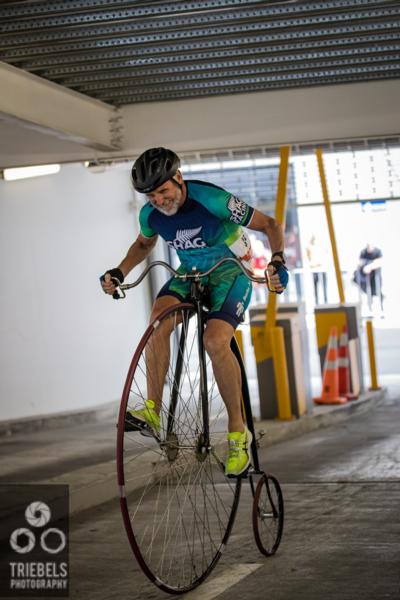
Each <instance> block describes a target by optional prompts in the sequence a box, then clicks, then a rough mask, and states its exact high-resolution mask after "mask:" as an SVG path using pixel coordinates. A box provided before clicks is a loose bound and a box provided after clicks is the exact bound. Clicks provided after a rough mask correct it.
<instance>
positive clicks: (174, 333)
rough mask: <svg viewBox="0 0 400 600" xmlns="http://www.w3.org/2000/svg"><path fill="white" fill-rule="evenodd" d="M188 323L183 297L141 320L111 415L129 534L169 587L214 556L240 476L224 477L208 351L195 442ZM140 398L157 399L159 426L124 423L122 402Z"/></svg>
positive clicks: (222, 425) (192, 337)
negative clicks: (142, 328) (133, 427)
mask: <svg viewBox="0 0 400 600" xmlns="http://www.w3.org/2000/svg"><path fill="white" fill-rule="evenodd" d="M197 330H198V323H197V315H196V312H195V309H194V307H193V306H192V305H191V304H179V305H176V306H173V307H172V308H169V309H167V310H166V311H164V312H163V313H162V314H161V315H160V316H159V317H158V318H157V319H156V321H154V323H152V324H151V325H150V326H149V327H148V329H147V330H146V332H145V334H144V336H143V338H142V340H141V341H140V343H139V346H138V348H137V350H136V352H135V355H134V357H133V359H132V363H131V366H130V369H129V373H128V376H127V380H126V383H125V388H124V392H123V396H122V400H121V407H120V413H119V420H118V441H117V466H118V483H119V486H120V494H121V499H120V503H121V510H122V515H123V520H124V524H125V528H126V531H127V534H128V538H129V542H130V545H131V547H132V550H133V552H134V554H135V556H136V559H137V560H138V562H139V564H140V566H141V568H142V569H143V571H144V573H145V574H146V575H147V576H148V577H149V579H150V580H151V581H153V582H154V583H155V584H156V585H157V586H159V587H160V588H161V589H163V590H164V591H166V592H170V593H173V594H177V593H184V592H187V591H188V590H190V589H192V588H194V587H196V586H197V585H198V584H199V583H201V582H202V581H203V580H204V579H205V578H206V577H207V575H208V574H209V573H210V572H211V571H212V569H213V568H214V566H215V565H216V563H217V561H218V560H219V558H220V556H221V552H222V550H223V548H224V546H225V544H226V542H227V540H228V537H229V534H230V532H231V529H232V525H233V521H234V518H235V514H236V509H237V506H238V502H239V495H240V486H241V479H240V478H238V479H236V480H231V479H230V480H228V479H227V478H226V477H225V476H224V461H225V452H226V431H227V413H226V408H225V405H224V403H223V401H222V398H221V396H220V394H219V391H218V387H217V384H216V381H215V379H214V375H213V371H212V365H211V362H210V361H209V359H208V358H206V373H207V376H206V379H207V383H206V386H207V399H208V400H207V403H208V415H209V443H208V444H207V443H205V436H204V435H203V432H204V423H203V414H204V413H206V412H207V411H203V407H202V401H201V389H202V388H203V389H204V384H205V381H204V379H205V378H204V371H202V369H201V360H202V359H201V357H200V356H199V346H198V335H197ZM200 354H201V352H200ZM147 399H151V400H153V401H154V402H155V404H156V406H159V408H160V429H159V431H155V430H151V429H150V428H148V427H145V426H144V427H143V429H141V430H139V431H129V432H128V431H124V429H125V419H126V413H127V410H139V409H141V408H143V406H144V402H145V401H146V400H147Z"/></svg>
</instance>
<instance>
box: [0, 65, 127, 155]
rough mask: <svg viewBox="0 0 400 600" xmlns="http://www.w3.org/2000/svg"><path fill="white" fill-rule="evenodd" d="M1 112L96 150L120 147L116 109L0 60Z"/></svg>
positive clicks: (10, 119)
mask: <svg viewBox="0 0 400 600" xmlns="http://www.w3.org/2000/svg"><path fill="white" fill-rule="evenodd" d="M0 89H1V95H0V113H1V114H2V118H3V119H6V120H9V121H14V122H15V121H18V123H19V124H20V125H22V126H25V127H28V128H31V129H32V128H33V129H36V130H38V131H40V132H42V133H47V134H49V135H53V136H56V137H58V138H59V139H63V140H68V141H70V142H75V143H77V144H81V145H84V146H89V147H90V148H94V149H96V150H101V151H110V150H116V149H118V148H119V136H118V127H117V125H116V109H115V107H114V106H112V105H111V104H106V103H105V102H100V101H98V100H94V99H93V98H89V97H87V96H84V95H82V94H79V93H78V92H75V91H72V90H69V89H66V88H64V87H62V86H60V85H58V84H56V83H52V82H49V81H46V80H44V79H42V78H40V77H37V76H36V75H32V74H31V73H27V72H25V71H22V70H20V69H17V68H16V67H13V66H11V65H7V64H5V63H2V62H0Z"/></svg>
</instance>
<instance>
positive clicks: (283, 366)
mask: <svg viewBox="0 0 400 600" xmlns="http://www.w3.org/2000/svg"><path fill="white" fill-rule="evenodd" d="M270 335H271V345H272V358H273V361H274V374H275V386H276V396H277V399H278V418H279V419H281V420H290V419H291V418H292V409H291V406H290V394H289V378H288V371H287V363H286V353H285V340H284V337H283V327H272V328H271V329H270Z"/></svg>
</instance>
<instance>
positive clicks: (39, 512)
mask: <svg viewBox="0 0 400 600" xmlns="http://www.w3.org/2000/svg"><path fill="white" fill-rule="evenodd" d="M25 519H26V521H27V523H28V525H30V526H31V527H44V526H45V525H47V523H48V522H49V521H50V519H51V511H50V508H49V507H48V506H47V504H45V503H44V502H40V501H38V502H31V504H29V506H28V507H27V508H26V510H25ZM49 537H50V540H52V541H53V543H49V541H48V538H49ZM54 539H56V540H57V542H58V543H56V544H55V545H54ZM35 545H36V537H35V534H34V533H33V532H32V531H31V530H30V529H27V528H26V527H20V528H19V529H15V531H13V532H12V534H11V536H10V546H11V548H12V549H13V550H15V552H18V554H27V553H28V552H31V551H32V550H33V548H34V547H35ZM66 545H67V537H66V535H65V533H64V532H63V531H61V529H57V528H56V527H50V528H49V529H46V530H45V531H43V533H42V534H41V536H40V546H41V547H42V549H43V550H44V551H45V552H48V553H49V554H58V553H59V552H61V551H62V550H64V548H65V546H66Z"/></svg>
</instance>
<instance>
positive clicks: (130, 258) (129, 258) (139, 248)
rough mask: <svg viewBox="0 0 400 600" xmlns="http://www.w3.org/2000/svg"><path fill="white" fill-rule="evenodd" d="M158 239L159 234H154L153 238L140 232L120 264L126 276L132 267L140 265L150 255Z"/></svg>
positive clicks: (119, 266) (119, 267)
mask: <svg viewBox="0 0 400 600" xmlns="http://www.w3.org/2000/svg"><path fill="white" fill-rule="evenodd" d="M157 240H158V235H153V236H152V237H151V238H146V237H144V235H142V234H141V233H139V235H138V237H137V238H136V240H135V241H134V242H133V244H132V246H131V247H130V248H129V250H128V252H127V254H126V256H125V258H124V259H123V260H122V261H121V263H120V264H119V265H118V269H121V271H122V273H123V275H124V277H126V276H127V275H128V274H129V273H130V272H131V271H132V269H134V268H135V267H136V266H137V265H139V264H140V263H141V262H142V261H143V260H144V259H145V258H147V257H148V255H149V254H150V252H151V251H152V250H153V248H154V246H155V245H156V243H157Z"/></svg>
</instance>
